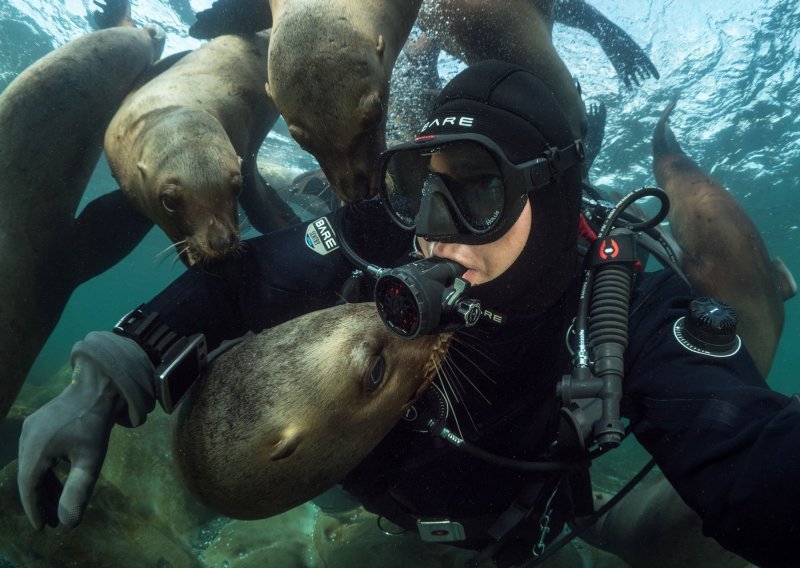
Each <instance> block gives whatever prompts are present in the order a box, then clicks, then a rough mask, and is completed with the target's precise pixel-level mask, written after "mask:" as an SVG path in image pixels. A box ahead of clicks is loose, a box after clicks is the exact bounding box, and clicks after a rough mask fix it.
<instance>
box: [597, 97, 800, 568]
mask: <svg viewBox="0 0 800 568" xmlns="http://www.w3.org/2000/svg"><path fill="white" fill-rule="evenodd" d="M675 104H676V101H675V100H673V101H672V102H671V103H670V104H669V105H668V106H667V107H666V109H665V110H664V112H663V113H662V114H661V118H660V119H659V121H658V123H657V124H656V128H655V130H654V133H653V171H654V173H655V176H656V181H657V182H658V184H659V186H661V187H662V188H663V189H664V191H666V192H667V194H668V195H669V197H670V203H671V207H670V212H669V216H668V219H669V223H670V229H671V231H672V234H673V236H674V238H675V241H676V243H677V244H678V246H679V247H680V248H681V249H682V255H681V268H682V269H683V270H684V272H686V276H687V277H688V279H689V281H690V282H691V283H692V285H693V286H694V287H695V289H696V290H697V291H698V292H699V294H704V295H710V296H713V297H716V298H719V299H721V300H724V301H726V302H728V303H730V304H731V305H733V306H734V308H735V309H736V311H737V314H738V317H739V325H738V330H739V335H740V336H741V337H742V340H743V341H744V343H745V345H746V346H747V349H748V351H750V354H751V355H752V356H753V359H754V360H755V362H756V365H757V367H758V369H759V371H761V373H762V374H763V375H764V377H766V376H767V373H768V372H769V369H770V367H771V365H772V361H773V358H774V355H775V350H776V349H777V346H778V340H779V339H780V334H781V331H782V327H783V319H784V312H783V301H784V299H786V298H787V297H790V296H791V295H793V294H794V293H795V292H796V290H797V287H796V285H795V284H794V279H793V278H792V276H791V274H790V273H789V272H788V270H787V269H786V267H785V266H783V263H782V262H780V260H778V261H777V262H775V263H773V262H771V261H770V259H769V255H768V253H767V250H766V246H765V245H764V242H763V240H762V239H761V236H760V234H759V232H758V229H757V228H756V227H755V225H754V224H753V222H752V220H751V219H750V217H749V216H748V215H747V212H746V211H745V210H744V209H743V208H742V207H741V206H740V205H739V204H738V203H737V202H736V200H735V199H734V198H733V197H732V196H731V195H730V193H729V192H728V191H727V190H726V189H725V188H724V187H723V186H722V185H720V184H719V183H718V182H717V181H715V180H714V179H713V178H712V177H711V176H709V175H708V174H707V173H705V172H704V171H703V170H701V169H700V167H699V166H698V165H697V164H696V163H695V162H694V161H693V160H692V159H691V158H690V157H689V156H687V155H686V154H685V153H684V152H683V150H682V149H681V147H680V144H679V143H678V141H677V140H676V139H675V135H674V134H673V132H672V130H671V129H670V127H669V125H668V119H669V116H670V114H671V113H672V111H673V110H674V108H675ZM605 500H606V496H605V495H602V494H600V495H598V497H597V506H598V507H599V506H601V505H602V504H603V502H604V501H605ZM583 538H585V539H586V540H587V541H588V542H590V543H591V544H593V545H594V546H598V547H600V548H603V549H604V550H607V551H609V552H613V553H614V554H617V555H618V556H620V557H621V558H622V559H624V560H625V561H626V562H628V563H630V564H631V565H632V566H640V565H645V564H647V565H652V566H657V567H664V568H667V567H673V566H674V567H678V566H709V565H712V564H713V565H714V566H721V567H722V566H724V567H730V568H733V567H738V566H747V565H749V563H748V562H747V561H745V560H743V559H741V558H740V557H738V556H736V555H734V554H732V553H730V552H728V551H726V550H724V549H723V548H722V546H720V545H719V544H718V543H717V542H716V541H714V540H712V539H711V538H707V537H705V536H703V532H702V521H701V519H700V517H699V516H698V515H697V513H695V512H694V511H693V510H692V509H690V508H689V506H688V505H686V504H685V503H684V502H683V500H682V499H681V498H680V496H679V495H678V494H677V492H676V491H675V489H674V488H673V487H672V486H671V485H670V484H669V482H668V481H667V480H666V479H665V478H664V476H663V474H661V473H657V474H651V475H650V477H649V479H648V480H647V481H646V482H645V483H643V484H642V486H641V487H639V488H636V490H634V491H633V492H631V493H630V494H628V495H626V496H625V497H624V498H623V499H622V500H621V501H620V502H619V503H618V504H617V505H616V506H614V508H612V509H611V510H610V511H609V512H608V513H606V514H605V515H603V516H602V517H601V518H600V520H599V521H598V522H597V524H596V525H595V526H594V527H592V529H591V530H590V531H589V532H587V533H584V534H583ZM676 542H680V543H681V546H679V547H675V543H676Z"/></svg>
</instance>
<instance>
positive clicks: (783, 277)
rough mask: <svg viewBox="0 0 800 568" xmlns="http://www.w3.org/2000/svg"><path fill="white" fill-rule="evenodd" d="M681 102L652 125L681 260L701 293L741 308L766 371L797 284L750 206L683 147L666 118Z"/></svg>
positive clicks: (744, 329) (742, 323)
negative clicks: (786, 303) (786, 304)
mask: <svg viewBox="0 0 800 568" xmlns="http://www.w3.org/2000/svg"><path fill="white" fill-rule="evenodd" d="M676 102H677V101H676V100H673V101H672V102H671V103H670V104H669V105H667V107H666V108H665V109H664V112H663V113H662V114H661V118H660V119H659V121H658V123H657V124H656V127H655V130H654V132H653V173H654V174H655V178H656V182H657V183H658V185H659V186H660V187H661V188H662V189H663V190H664V191H665V192H666V193H667V195H668V196H669V198H670V204H671V206H670V211H669V216H668V220H669V225H670V230H671V231H672V234H673V235H674V236H675V240H676V241H677V243H678V245H679V246H680V247H681V249H682V253H683V254H682V258H681V268H682V269H683V271H684V272H685V273H686V276H687V277H688V278H689V281H690V282H691V283H692V285H693V286H694V287H695V289H696V290H697V292H698V293H699V294H701V295H711V296H714V297H716V298H719V299H720V300H723V301H725V302H728V303H729V304H731V305H732V306H733V307H734V308H735V309H736V313H737V315H738V318H739V334H740V335H741V337H742V341H743V342H744V344H745V345H746V346H747V350H748V351H749V352H750V354H751V355H752V356H753V359H754V360H755V362H756V366H757V367H758V370H759V371H760V372H761V374H762V375H763V376H764V377H766V376H767V375H768V373H769V369H770V367H771V365H772V359H773V358H774V356H775V350H776V349H777V347H778V340H779V339H780V336H781V331H782V330H783V320H784V310H783V302H784V300H785V299H786V298H787V297H791V296H792V295H793V294H794V292H796V290H797V287H796V285H795V284H794V279H793V278H792V276H791V274H789V272H788V270H787V269H786V267H785V266H784V265H783V263H782V262H780V259H778V260H777V262H773V261H771V260H770V257H769V253H768V252H767V248H766V246H765V245H764V241H763V240H762V238H761V235H760V233H759V231H758V229H757V228H756V226H755V225H754V224H753V221H752V220H751V219H750V217H749V216H748V214H747V212H746V211H745V210H744V209H743V208H742V207H741V205H739V204H738V203H737V202H736V200H735V199H734V198H733V197H732V196H731V194H730V193H729V192H728V191H727V190H726V189H725V188H724V187H723V186H722V185H720V184H719V182H717V181H716V180H714V178H712V177H711V176H710V175H708V174H707V173H705V172H704V171H703V170H701V169H700V167H699V166H698V165H697V164H696V163H695V162H694V160H692V159H691V158H690V157H689V156H687V155H686V154H685V153H684V152H683V150H682V149H681V146H680V144H678V141H677V140H676V139H675V135H674V134H673V132H672V130H671V129H670V128H669V125H668V124H667V121H668V119H669V116H670V113H671V112H672V111H673V109H674V108H675V104H676Z"/></svg>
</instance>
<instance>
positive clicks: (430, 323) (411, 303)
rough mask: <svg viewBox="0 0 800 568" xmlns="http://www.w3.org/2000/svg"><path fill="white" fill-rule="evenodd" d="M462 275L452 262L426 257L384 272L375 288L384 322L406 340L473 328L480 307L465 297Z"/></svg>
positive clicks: (376, 301) (457, 266)
mask: <svg viewBox="0 0 800 568" xmlns="http://www.w3.org/2000/svg"><path fill="white" fill-rule="evenodd" d="M464 272H466V268H464V267H463V266H461V265H460V264H458V263H456V262H453V261H452V260H447V259H442V258H425V259H422V260H417V261H414V262H411V263H409V264H406V265H403V266H400V267H398V268H393V269H392V270H389V271H388V272H386V273H384V274H383V275H381V276H380V277H379V278H378V282H377V284H376V285H375V303H376V304H377V306H378V313H379V314H380V316H381V319H382V320H383V323H384V324H386V327H388V328H389V329H390V330H391V331H392V332H394V333H395V334H397V335H399V336H400V337H404V338H406V339H413V338H415V337H419V336H421V335H432V334H435V333H441V332H443V331H450V330H454V329H458V328H460V327H470V326H473V325H475V324H476V323H478V321H479V320H480V318H481V314H482V311H481V305H480V302H479V301H478V300H475V299H469V298H465V297H464V296H465V295H466V293H467V292H468V291H469V288H470V283H469V282H467V281H466V280H464V279H463V278H461V275H462V274H464Z"/></svg>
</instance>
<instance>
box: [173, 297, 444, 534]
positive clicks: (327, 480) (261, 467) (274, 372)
mask: <svg viewBox="0 0 800 568" xmlns="http://www.w3.org/2000/svg"><path fill="white" fill-rule="evenodd" d="M449 340H450V335H449V334H445V335H442V336H429V337H424V338H421V339H418V340H405V339H400V338H399V337H397V336H395V335H393V334H392V333H391V332H389V331H388V330H387V329H386V328H385V327H384V325H383V323H382V322H381V320H380V318H379V316H378V314H377V310H376V308H375V305H374V304H347V305H343V306H337V307H334V308H329V309H327V310H322V311H319V312H314V313H311V314H307V315H305V316H302V317H300V318H297V319H295V320H292V321H290V322H287V323H284V324H282V325H280V326H278V327H275V328H272V329H270V330H267V331H265V332H262V333H261V334H259V335H257V336H255V337H252V338H250V339H248V340H247V341H245V342H243V343H242V344H240V345H239V346H237V347H235V348H234V349H232V350H230V351H229V352H227V353H225V354H224V355H222V356H221V357H219V358H218V359H217V361H215V362H214V364H213V366H212V368H211V370H210V372H209V373H208V375H207V376H206V377H204V378H203V379H202V380H201V382H200V383H199V384H198V385H197V387H196V389H195V391H194V393H193V395H192V398H191V400H190V401H189V404H186V405H185V407H184V408H183V409H182V412H181V418H180V423H179V427H178V429H177V435H176V442H177V447H176V455H177V456H178V461H179V464H180V467H181V470H182V472H183V474H184V476H185V478H186V481H187V483H188V484H189V486H190V488H191V490H192V492H193V493H194V494H195V496H196V497H198V499H199V500H200V501H202V502H203V503H204V504H206V505H208V506H210V507H211V508H213V509H215V510H217V511H218V512H220V513H222V514H225V515H228V516H231V517H235V518H245V519H256V518H265V517H268V516H272V515H275V514H278V513H280V512H282V511H285V510H287V509H289V508H291V507H294V506H296V505H299V504H300V503H303V502H305V501H307V500H308V499H310V498H312V497H314V496H316V495H318V494H319V493H321V492H322V491H324V490H325V489H327V488H328V487H330V486H332V485H333V484H335V483H336V482H338V481H340V480H341V479H342V478H343V477H344V476H345V475H346V474H347V472H349V471H350V470H351V469H352V468H353V467H355V466H356V465H357V464H358V463H359V462H360V461H361V460H362V459H363V458H364V457H365V456H366V455H367V453H369V452H370V451H371V450H372V448H373V447H375V446H376V445H377V444H378V442H379V441H380V440H381V439H382V438H383V437H384V436H385V435H386V433H387V432H388V431H389V430H390V429H391V428H392V426H393V425H394V424H395V423H396V422H397V420H399V418H400V417H401V416H402V414H403V412H404V411H405V409H406V408H408V406H409V405H410V404H411V403H412V402H413V401H414V400H415V399H416V398H417V397H418V396H419V395H420V394H421V393H422V391H423V390H424V389H425V388H426V387H427V386H428V385H429V383H430V381H431V380H432V379H433V378H434V376H435V374H436V372H437V368H438V366H439V365H440V364H441V362H442V360H443V359H444V356H445V355H446V351H447V347H448V345H449Z"/></svg>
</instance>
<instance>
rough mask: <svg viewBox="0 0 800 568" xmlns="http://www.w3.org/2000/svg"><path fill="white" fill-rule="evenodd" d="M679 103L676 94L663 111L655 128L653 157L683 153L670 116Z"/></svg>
mask: <svg viewBox="0 0 800 568" xmlns="http://www.w3.org/2000/svg"><path fill="white" fill-rule="evenodd" d="M677 104H678V95H674V96H673V97H672V99H671V100H670V101H669V104H667V106H666V107H665V108H664V110H663V111H661V117H660V118H659V119H658V123H656V127H655V128H654V129H653V159H656V158H658V157H660V156H663V155H665V154H683V153H684V152H683V150H682V149H681V145H680V144H679V143H678V139H677V138H675V134H674V133H673V132H672V129H671V128H670V127H669V124H668V123H669V116H670V114H672V111H673V110H675V105H677Z"/></svg>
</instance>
